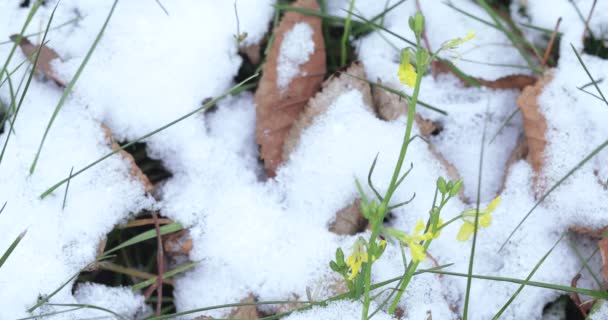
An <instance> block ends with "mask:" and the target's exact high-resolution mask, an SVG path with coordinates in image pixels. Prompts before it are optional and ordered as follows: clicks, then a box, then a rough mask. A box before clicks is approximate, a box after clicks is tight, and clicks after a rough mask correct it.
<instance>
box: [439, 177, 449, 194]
mask: <svg viewBox="0 0 608 320" xmlns="http://www.w3.org/2000/svg"><path fill="white" fill-rule="evenodd" d="M437 189H438V190H439V192H441V193H442V194H445V193H447V192H448V187H447V185H446V184H445V179H443V177H439V178H438V179H437Z"/></svg>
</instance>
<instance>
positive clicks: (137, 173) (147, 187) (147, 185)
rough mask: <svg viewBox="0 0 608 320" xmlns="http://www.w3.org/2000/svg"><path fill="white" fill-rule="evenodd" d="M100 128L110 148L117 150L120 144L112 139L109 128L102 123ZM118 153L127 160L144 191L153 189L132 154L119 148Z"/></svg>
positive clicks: (131, 171)
mask: <svg viewBox="0 0 608 320" xmlns="http://www.w3.org/2000/svg"><path fill="white" fill-rule="evenodd" d="M101 128H102V129H103V131H104V133H105V136H106V139H107V140H108V142H109V143H110V147H111V148H112V150H118V149H119V148H120V145H118V143H116V141H114V138H112V131H111V130H110V128H108V127H107V126H105V125H104V124H102V125H101ZM118 154H120V156H121V157H123V158H124V159H126V160H127V162H129V166H130V173H131V175H132V176H133V177H135V178H136V179H137V180H139V181H140V182H141V183H142V184H143V185H144V190H145V191H146V192H152V191H153V190H154V185H153V184H152V182H150V179H148V177H147V176H146V175H145V174H144V172H143V171H142V170H141V169H140V168H139V166H137V163H135V159H134V158H133V156H132V155H131V154H130V153H128V152H126V151H124V150H120V151H119V152H118Z"/></svg>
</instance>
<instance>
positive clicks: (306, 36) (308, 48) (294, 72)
mask: <svg viewBox="0 0 608 320" xmlns="http://www.w3.org/2000/svg"><path fill="white" fill-rule="evenodd" d="M312 34H313V31H312V28H311V27H310V25H309V24H308V23H305V22H298V23H296V24H295V25H294V26H293V28H292V29H291V30H289V31H287V33H285V38H283V42H281V49H280V51H279V58H278V59H277V87H279V89H281V90H285V89H287V87H288V86H289V84H290V83H291V80H293V78H294V77H296V76H298V74H299V73H300V65H302V64H304V63H306V62H307V61H308V59H310V55H311V54H312V53H313V52H314V50H315V43H314V42H313V41H312Z"/></svg>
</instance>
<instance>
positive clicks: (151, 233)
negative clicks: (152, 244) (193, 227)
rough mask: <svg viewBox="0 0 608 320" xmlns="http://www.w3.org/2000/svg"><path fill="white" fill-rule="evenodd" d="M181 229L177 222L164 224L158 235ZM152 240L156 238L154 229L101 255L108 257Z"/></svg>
mask: <svg viewBox="0 0 608 320" xmlns="http://www.w3.org/2000/svg"><path fill="white" fill-rule="evenodd" d="M182 229H183V227H182V225H181V224H179V223H177V222H174V223H170V224H166V225H164V226H162V227H160V235H161V236H162V235H165V234H169V233H173V232H177V231H179V230H182ZM152 238H156V230H155V229H152V230H148V231H145V232H142V233H140V234H138V235H136V236H135V237H133V238H131V239H129V240H127V241H125V242H123V243H121V244H119V245H118V246H116V247H114V248H112V249H110V250H107V251H106V252H104V253H103V255H104V256H105V255H108V254H110V253H113V252H116V251H118V250H120V249H123V248H126V247H129V246H132V245H134V244H137V243H140V242H142V241H146V240H149V239H152Z"/></svg>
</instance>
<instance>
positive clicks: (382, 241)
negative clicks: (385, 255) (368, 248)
mask: <svg viewBox="0 0 608 320" xmlns="http://www.w3.org/2000/svg"><path fill="white" fill-rule="evenodd" d="M378 246H379V247H380V248H382V249H384V248H386V240H380V243H379V244H378Z"/></svg>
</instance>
